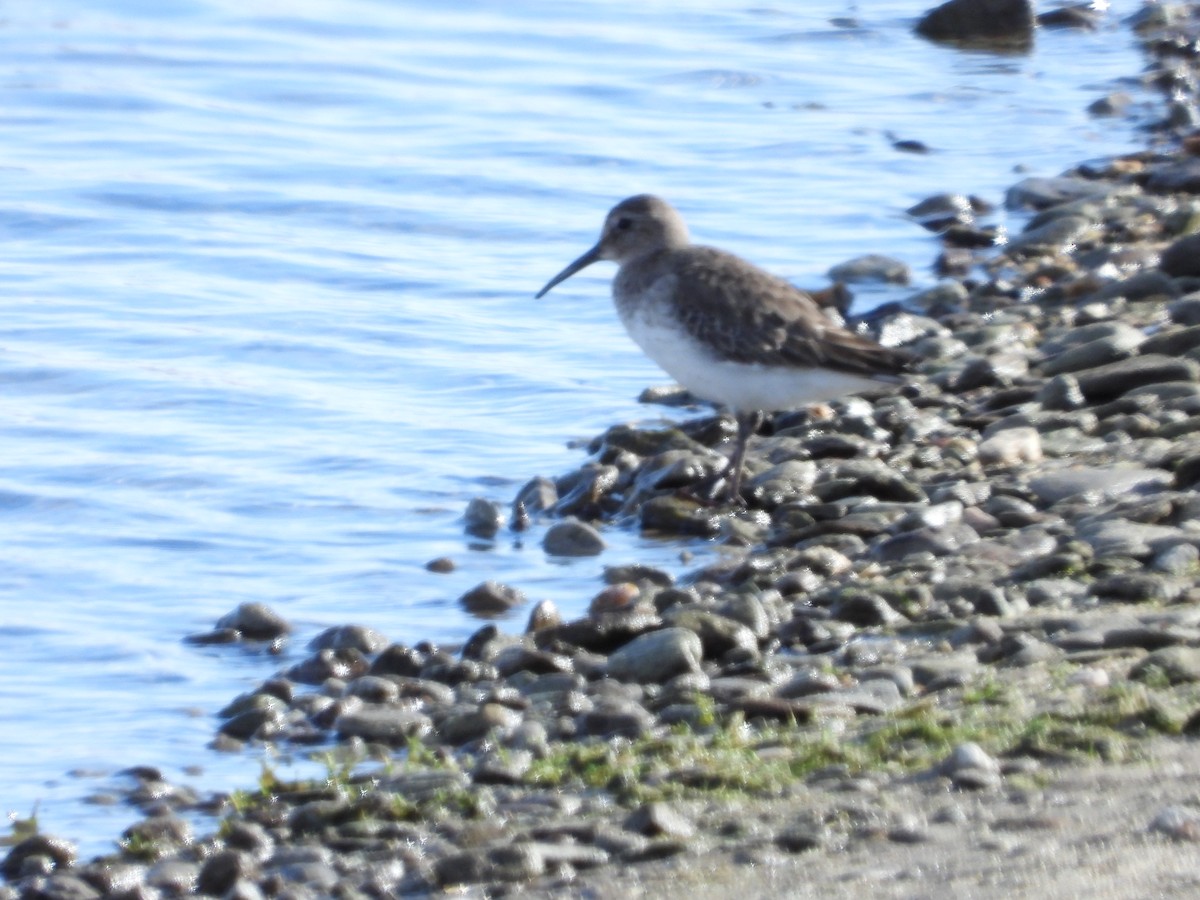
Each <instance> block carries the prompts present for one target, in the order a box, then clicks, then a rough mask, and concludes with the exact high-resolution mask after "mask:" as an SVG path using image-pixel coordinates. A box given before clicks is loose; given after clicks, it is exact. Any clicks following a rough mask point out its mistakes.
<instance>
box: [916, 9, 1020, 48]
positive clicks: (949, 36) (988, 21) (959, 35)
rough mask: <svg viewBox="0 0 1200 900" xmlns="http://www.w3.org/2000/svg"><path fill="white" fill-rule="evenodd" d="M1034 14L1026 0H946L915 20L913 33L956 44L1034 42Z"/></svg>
mask: <svg viewBox="0 0 1200 900" xmlns="http://www.w3.org/2000/svg"><path fill="white" fill-rule="evenodd" d="M1033 26H1034V16H1033V7H1032V5H1031V4H1030V3H1029V0H947V2H946V3H943V4H942V5H941V6H938V7H936V8H935V9H931V10H930V11H929V12H927V13H926V14H925V15H924V16H923V17H922V18H921V20H920V21H919V22H918V23H917V27H916V32H917V34H919V35H921V36H922V37H925V38H929V39H930V40H933V41H945V42H949V43H956V44H993V43H1003V44H1011V45H1016V46H1021V47H1024V46H1027V45H1028V44H1030V43H1031V42H1032V41H1033Z"/></svg>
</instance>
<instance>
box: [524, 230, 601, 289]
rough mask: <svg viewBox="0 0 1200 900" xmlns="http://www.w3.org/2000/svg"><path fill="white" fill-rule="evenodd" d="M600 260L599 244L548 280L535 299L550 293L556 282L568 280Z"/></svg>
mask: <svg viewBox="0 0 1200 900" xmlns="http://www.w3.org/2000/svg"><path fill="white" fill-rule="evenodd" d="M599 261H600V245H599V244H597V245H596V246H595V247H593V248H592V249H591V250H589V251H588V252H587V253H585V254H583V256H581V257H579V259H577V260H575V262H573V263H571V264H570V265H569V266H567V267H566V268H565V269H563V270H562V271H561V272H559V273H558V274H557V275H555V276H554V277H553V278H551V279H550V280H549V281H548V282H546V286H545V287H544V288H542V289H541V290H540V291H538V292H537V293H536V294H535V295H534V299H535V300H540V299H541V298H542V297H544V296H545V295H546V294H547V293H549V291H550V288H552V287H554V286H555V285H556V284H559V283H560V282H563V281H566V280H567V279H568V278H570V277H571V276H572V275H574V274H575V273H576V272H578V271H579V270H580V269H586V268H587V267H588V266H590V265H591V264H592V263H594V262H599Z"/></svg>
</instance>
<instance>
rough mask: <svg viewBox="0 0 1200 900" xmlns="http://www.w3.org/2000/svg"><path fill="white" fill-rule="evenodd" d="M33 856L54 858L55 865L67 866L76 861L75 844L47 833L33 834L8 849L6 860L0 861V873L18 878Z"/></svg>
mask: <svg viewBox="0 0 1200 900" xmlns="http://www.w3.org/2000/svg"><path fill="white" fill-rule="evenodd" d="M33 856H43V857H46V858H47V859H50V860H53V862H54V865H55V866H59V867H62V868H66V867H68V866H71V865H73V864H74V862H75V845H74V844H71V843H69V842H68V841H64V840H62V839H61V838H56V837H51V836H50V835H46V834H35V835H32V836H31V837H27V838H25V839H24V840H23V841H20V842H19V843H17V844H16V845H14V846H13V848H12V849H11V850H9V851H8V854H7V855H6V856H5V857H4V862H2V863H0V875H3V876H4V877H5V878H8V879H15V878H17V877H18V876H19V875H20V874H21V867H22V865H23V864H24V862H25V860H26V859H28V858H30V857H33Z"/></svg>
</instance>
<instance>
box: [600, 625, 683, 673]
mask: <svg viewBox="0 0 1200 900" xmlns="http://www.w3.org/2000/svg"><path fill="white" fill-rule="evenodd" d="M703 657H704V648H703V644H702V643H701V641H700V638H699V637H698V636H697V635H696V634H695V632H693V631H690V630H688V629H687V628H662V629H659V630H658V631H651V632H648V633H646V634H643V635H641V636H640V637H637V638H634V639H633V640H632V641H630V642H629V643H628V644H626V645H625V646H623V647H621V648H620V649H619V650H617V651H616V652H615V653H613V654H612V655H611V656H609V658H608V664H607V666H606V667H605V670H606V672H607V673H608V676H609V677H610V678H616V679H618V680H622V681H630V682H634V683H637V684H644V683H662V682H664V681H667V680H669V679H671V678H673V677H674V676H676V675H679V674H682V673H686V672H698V671H700V662H701V660H702V659H703Z"/></svg>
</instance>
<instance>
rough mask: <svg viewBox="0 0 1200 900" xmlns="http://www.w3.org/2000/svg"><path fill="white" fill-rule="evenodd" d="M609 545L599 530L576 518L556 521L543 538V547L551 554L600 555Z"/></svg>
mask: <svg viewBox="0 0 1200 900" xmlns="http://www.w3.org/2000/svg"><path fill="white" fill-rule="evenodd" d="M607 546H608V545H607V544H605V543H604V538H602V537H601V536H600V532H599V531H597V530H596V529H595V528H593V527H592V526H591V525H588V524H587V523H585V522H580V521H578V520H575V519H567V520H566V521H563V522H556V523H555V524H553V525H551V526H550V528H548V529H547V530H546V536H545V537H544V538H542V549H543V550H545V551H546V552H547V553H549V554H550V555H551V556H599V555H600V554H601V553H603V552H604V550H605V549H606V548H607Z"/></svg>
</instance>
